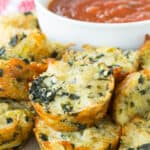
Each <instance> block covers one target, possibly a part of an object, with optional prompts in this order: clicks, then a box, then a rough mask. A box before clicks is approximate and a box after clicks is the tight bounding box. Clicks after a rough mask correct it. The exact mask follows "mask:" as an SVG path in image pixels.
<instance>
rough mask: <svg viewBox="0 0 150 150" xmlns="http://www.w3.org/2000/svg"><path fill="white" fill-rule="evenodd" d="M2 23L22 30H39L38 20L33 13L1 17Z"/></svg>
mask: <svg viewBox="0 0 150 150" xmlns="http://www.w3.org/2000/svg"><path fill="white" fill-rule="evenodd" d="M0 22H1V23H2V24H4V25H6V26H11V27H15V28H21V29H36V28H39V25H38V21H37V18H36V16H35V15H34V13H32V12H26V13H22V14H21V13H19V14H13V15H9V16H4V17H1V19H0Z"/></svg>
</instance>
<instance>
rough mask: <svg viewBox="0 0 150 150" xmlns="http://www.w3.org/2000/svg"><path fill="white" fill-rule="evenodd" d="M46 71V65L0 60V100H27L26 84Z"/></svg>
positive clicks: (15, 60)
mask: <svg viewBox="0 0 150 150" xmlns="http://www.w3.org/2000/svg"><path fill="white" fill-rule="evenodd" d="M46 69H47V64H44V63H43V64H39V63H30V64H29V63H27V62H26V61H22V60H20V59H10V60H0V98H11V99H15V100H18V101H20V100H28V99H29V98H28V83H29V81H31V80H32V79H33V77H34V76H37V75H38V74H40V73H41V72H43V71H45V70H46Z"/></svg>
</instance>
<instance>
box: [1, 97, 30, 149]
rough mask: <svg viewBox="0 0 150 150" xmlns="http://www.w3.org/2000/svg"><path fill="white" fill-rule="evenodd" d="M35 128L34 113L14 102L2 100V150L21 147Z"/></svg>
mask: <svg viewBox="0 0 150 150" xmlns="http://www.w3.org/2000/svg"><path fill="white" fill-rule="evenodd" d="M32 128H33V117H32V113H31V112H30V111H28V109H26V108H25V107H23V106H22V105H20V104H19V103H17V102H14V101H13V102H12V100H7V99H4V100H3V99H0V150H6V149H8V150H10V149H13V148H16V147H19V146H21V145H22V144H24V142H25V141H26V140H27V139H28V137H29V135H30V133H31V131H32Z"/></svg>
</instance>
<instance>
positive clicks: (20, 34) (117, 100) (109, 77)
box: [0, 12, 150, 150]
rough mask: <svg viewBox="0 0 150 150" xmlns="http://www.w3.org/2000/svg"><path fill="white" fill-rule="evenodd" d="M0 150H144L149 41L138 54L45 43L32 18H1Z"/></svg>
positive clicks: (148, 133) (148, 131) (149, 142)
mask: <svg viewBox="0 0 150 150" xmlns="http://www.w3.org/2000/svg"><path fill="white" fill-rule="evenodd" d="M0 32H1V35H2V36H1V37H0V150H11V149H18V148H20V147H21V146H22V145H23V144H24V143H25V142H26V141H27V139H28V138H29V137H30V136H31V135H32V131H34V134H35V136H36V139H37V141H38V143H39V146H40V148H41V150H150V120H149V119H150V61H149V60H150V37H149V36H148V35H147V36H146V41H145V43H144V45H143V46H142V47H141V48H140V49H139V50H136V51H132V50H129V51H123V50H121V49H119V48H111V47H99V48H96V47H92V46H90V45H84V46H83V50H82V51H77V50H74V49H73V47H71V46H70V44H68V45H63V44H60V43H56V42H52V41H49V40H48V39H47V38H46V36H45V35H44V34H43V33H42V32H41V30H40V28H39V25H38V22H37V18H36V16H35V14H34V13H31V12H28V13H24V14H16V15H13V16H9V17H2V18H1V19H0Z"/></svg>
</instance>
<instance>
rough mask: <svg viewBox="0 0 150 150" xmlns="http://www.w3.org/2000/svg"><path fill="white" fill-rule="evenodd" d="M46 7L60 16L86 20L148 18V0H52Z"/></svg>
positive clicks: (117, 21) (112, 20)
mask: <svg viewBox="0 0 150 150" xmlns="http://www.w3.org/2000/svg"><path fill="white" fill-rule="evenodd" d="M48 9H49V10H51V11H53V12H55V13H56V14H58V15H61V16H65V17H68V18H72V19H76V20H81V21H88V22H102V23H125V22H136V21H143V20H150V0H53V1H52V2H51V3H50V4H49V6H48Z"/></svg>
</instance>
